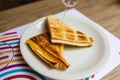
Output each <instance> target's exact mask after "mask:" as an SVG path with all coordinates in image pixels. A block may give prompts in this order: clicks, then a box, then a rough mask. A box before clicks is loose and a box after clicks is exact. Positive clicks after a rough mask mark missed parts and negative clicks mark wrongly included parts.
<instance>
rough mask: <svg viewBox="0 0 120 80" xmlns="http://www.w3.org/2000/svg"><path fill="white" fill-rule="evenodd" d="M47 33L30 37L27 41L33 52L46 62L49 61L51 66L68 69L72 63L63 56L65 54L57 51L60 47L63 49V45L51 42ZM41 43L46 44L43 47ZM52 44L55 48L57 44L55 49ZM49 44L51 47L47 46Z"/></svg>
mask: <svg viewBox="0 0 120 80" xmlns="http://www.w3.org/2000/svg"><path fill="white" fill-rule="evenodd" d="M46 35H47V34H46V33H42V34H40V35H37V36H34V37H32V38H30V39H29V40H27V41H26V42H27V44H28V45H29V46H30V47H31V49H32V50H33V52H34V53H35V54H36V55H37V56H38V57H39V58H41V59H42V60H44V61H45V62H46V63H48V64H49V65H50V66H51V67H53V68H55V69H60V70H66V69H67V68H68V67H69V66H70V65H69V63H68V62H67V61H66V60H65V58H64V57H63V54H62V55H61V53H58V52H57V51H58V50H59V49H60V50H61V47H62V46H63V45H57V44H55V45H54V44H51V43H49V41H48V39H47V38H46V37H47V36H46ZM41 37H42V38H41ZM42 42H43V44H41V43H42ZM41 45H44V46H43V47H42V46H41ZM50 45H52V48H53V46H55V47H54V50H53V49H52V48H51V46H50ZM45 46H46V47H45ZM47 46H49V47H47ZM60 46H61V47H60ZM57 47H58V48H57ZM59 47H60V48H59ZM47 48H48V49H47ZM50 49H51V50H50ZM52 51H53V52H52ZM60 52H61V51H60Z"/></svg>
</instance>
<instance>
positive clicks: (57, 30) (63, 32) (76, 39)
mask: <svg viewBox="0 0 120 80" xmlns="http://www.w3.org/2000/svg"><path fill="white" fill-rule="evenodd" d="M46 24H47V27H48V29H49V33H50V40H51V42H52V43H61V44H67V45H72V46H79V47H87V46H92V45H93V42H94V40H93V38H91V37H89V36H88V35H86V34H85V33H83V32H81V31H78V30H75V29H73V28H72V27H70V26H68V25H67V24H65V23H64V22H62V21H61V20H60V19H58V18H57V17H55V16H52V15H49V16H47V17H46Z"/></svg>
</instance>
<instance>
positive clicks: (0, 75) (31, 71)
mask: <svg viewBox="0 0 120 80" xmlns="http://www.w3.org/2000/svg"><path fill="white" fill-rule="evenodd" d="M17 72H30V73H33V74H35V75H37V76H38V77H39V78H40V79H41V80H46V78H45V77H44V76H42V75H41V74H39V73H37V72H35V71H33V70H28V69H16V70H11V71H8V72H5V73H2V74H0V77H3V76H6V75H8V74H11V73H17Z"/></svg>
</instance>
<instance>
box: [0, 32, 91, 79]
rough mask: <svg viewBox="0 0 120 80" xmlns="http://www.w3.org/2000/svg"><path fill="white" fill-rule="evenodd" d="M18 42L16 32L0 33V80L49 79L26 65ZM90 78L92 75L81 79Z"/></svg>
mask: <svg viewBox="0 0 120 80" xmlns="http://www.w3.org/2000/svg"><path fill="white" fill-rule="evenodd" d="M1 42H2V43H1ZM19 42H20V39H19V38H18V35H17V32H8V33H4V34H2V35H0V55H1V56H0V80H12V79H14V80H49V78H46V77H44V76H42V75H41V74H39V73H37V72H35V71H34V70H32V69H31V68H30V67H29V66H28V65H27V63H26V62H25V61H24V59H23V58H22V55H21V53H20V49H19ZM11 59H12V60H11ZM8 63H9V64H8ZM4 66H5V67H4ZM2 67H4V68H2ZM92 79H93V76H91V77H89V78H86V79H83V80H92Z"/></svg>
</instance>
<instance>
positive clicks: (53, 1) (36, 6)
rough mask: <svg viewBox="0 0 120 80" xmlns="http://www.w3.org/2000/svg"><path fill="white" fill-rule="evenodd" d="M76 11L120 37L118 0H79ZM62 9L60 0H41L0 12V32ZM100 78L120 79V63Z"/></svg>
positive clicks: (119, 5) (119, 3)
mask: <svg viewBox="0 0 120 80" xmlns="http://www.w3.org/2000/svg"><path fill="white" fill-rule="evenodd" d="M75 8H76V9H77V10H78V11H80V12H82V13H83V14H85V15H86V16H87V17H89V18H91V19H92V20H93V21H95V22H97V23H98V24H100V25H101V26H103V27H104V28H105V29H107V30H108V31H110V32H111V33H112V34H114V35H115V36H116V37H118V38H119V39H120V0H79V3H78V4H77V6H76V7H75ZM63 10H64V6H63V4H62V3H61V2H60V0H41V1H37V2H34V3H30V4H27V5H24V6H20V7H16V8H12V9H9V10H5V11H1V12H0V32H4V31H6V30H9V29H12V28H15V27H17V26H20V25H24V24H27V23H30V22H32V21H34V20H36V19H38V18H41V17H43V16H46V15H48V14H56V13H58V12H61V11H63ZM102 80H120V65H119V66H118V67H116V68H115V69H114V70H113V71H112V72H110V73H109V74H108V75H107V76H105V77H104V78H103V79H102Z"/></svg>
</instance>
